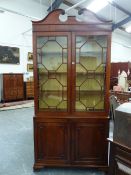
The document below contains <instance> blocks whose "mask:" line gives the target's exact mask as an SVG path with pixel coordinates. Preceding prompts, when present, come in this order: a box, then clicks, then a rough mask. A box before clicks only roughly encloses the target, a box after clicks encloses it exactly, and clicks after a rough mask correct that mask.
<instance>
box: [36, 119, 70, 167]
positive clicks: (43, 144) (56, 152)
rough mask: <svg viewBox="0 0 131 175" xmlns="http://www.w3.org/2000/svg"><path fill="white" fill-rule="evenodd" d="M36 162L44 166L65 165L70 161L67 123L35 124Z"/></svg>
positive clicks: (48, 122)
mask: <svg viewBox="0 0 131 175" xmlns="http://www.w3.org/2000/svg"><path fill="white" fill-rule="evenodd" d="M35 136H37V140H36V142H35V147H36V149H37V152H36V160H37V161H40V162H41V161H42V162H43V163H44V164H46V163H48V164H52V165H55V164H65V163H67V162H68V160H69V134H68V125H67V124H66V123H65V122H59V121H56V122H55V121H47V122H41V123H36V124H35Z"/></svg>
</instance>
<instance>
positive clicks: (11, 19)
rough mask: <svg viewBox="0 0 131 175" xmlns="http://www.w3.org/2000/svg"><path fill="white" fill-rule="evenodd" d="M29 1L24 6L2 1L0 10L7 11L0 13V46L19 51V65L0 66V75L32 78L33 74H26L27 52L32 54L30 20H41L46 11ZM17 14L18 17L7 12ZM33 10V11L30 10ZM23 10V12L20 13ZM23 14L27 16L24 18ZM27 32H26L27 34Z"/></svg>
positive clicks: (11, 0) (20, 2)
mask: <svg viewBox="0 0 131 175" xmlns="http://www.w3.org/2000/svg"><path fill="white" fill-rule="evenodd" d="M29 1H30V0H28V1H27V2H26V4H24V2H23V1H22V0H19V3H18V4H17V3H16V0H10V1H8V2H7V1H2V2H1V4H0V8H2V9H7V11H6V10H5V12H4V13H0V45H2V46H11V47H18V48H19V49H20V64H17V65H14V64H0V73H23V74H24V75H25V76H24V78H26V77H29V76H32V75H33V73H32V72H31V73H30V72H29V73H28V72H27V63H32V62H31V61H30V62H29V61H28V59H27V55H28V52H32V22H31V20H36V19H41V18H43V17H44V16H45V15H46V13H47V10H45V11H44V9H47V8H46V7H44V6H43V7H42V8H41V6H40V5H39V4H38V3H33V2H32V3H30V2H29ZM8 9H11V10H12V12H14V9H15V11H16V12H19V13H21V14H23V15H18V14H15V13H12V12H9V11H8ZM31 9H35V10H31ZM22 10H23V11H22ZM24 14H28V15H27V16H24ZM27 31H28V32H27Z"/></svg>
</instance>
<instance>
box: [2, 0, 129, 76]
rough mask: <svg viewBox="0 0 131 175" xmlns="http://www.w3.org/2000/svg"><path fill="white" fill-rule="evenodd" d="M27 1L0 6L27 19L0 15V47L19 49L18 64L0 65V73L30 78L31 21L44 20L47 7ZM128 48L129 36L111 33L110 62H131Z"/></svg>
mask: <svg viewBox="0 0 131 175" xmlns="http://www.w3.org/2000/svg"><path fill="white" fill-rule="evenodd" d="M29 1H31V0H28V1H27V2H26V5H25V4H24V3H22V2H23V1H22V0H19V1H16V0H10V1H8V3H7V4H5V3H6V2H7V1H2V2H1V4H0V7H3V8H6V9H12V11H13V10H14V9H15V11H19V12H20V13H21V14H24V13H25V14H28V15H27V16H28V17H25V16H24V15H23V16H22V15H18V14H13V13H10V12H7V11H5V12H4V13H0V45H3V46H12V47H13V46H14V47H18V48H20V64H18V65H12V64H0V73H10V72H12V73H24V74H25V76H32V73H29V74H27V63H29V62H28V60H27V55H28V52H32V22H31V20H32V19H35V20H36V18H37V19H42V18H44V17H45V16H46V15H47V7H45V6H42V7H41V6H40V5H39V4H38V3H30V2H29ZM16 2H19V4H17V3H16ZM24 2H25V1H24ZM33 2H35V1H33ZM25 7H26V8H25ZM13 8H14V9H13ZM16 9H17V10H16ZM31 9H35V10H31ZM22 10H23V11H22ZM26 31H28V32H26ZM23 33H24V34H23ZM129 46H131V36H130V35H129V37H128V36H124V35H123V34H120V33H119V32H113V34H112V49H111V62H118V61H122V62H125V61H131V48H129Z"/></svg>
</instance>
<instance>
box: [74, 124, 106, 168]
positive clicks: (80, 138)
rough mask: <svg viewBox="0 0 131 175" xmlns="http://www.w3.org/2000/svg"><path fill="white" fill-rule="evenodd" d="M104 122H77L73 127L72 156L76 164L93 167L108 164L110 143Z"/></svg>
mask: <svg viewBox="0 0 131 175" xmlns="http://www.w3.org/2000/svg"><path fill="white" fill-rule="evenodd" d="M105 127H106V125H105V124H104V123H103V124H101V123H89V122H88V123H82V122H79V123H75V124H74V126H73V128H72V140H73V144H72V157H73V163H74V164H81V165H83V166H84V165H89V166H92V167H97V166H106V165H107V160H108V156H107V155H108V145H107V141H106V134H105V133H106V129H105Z"/></svg>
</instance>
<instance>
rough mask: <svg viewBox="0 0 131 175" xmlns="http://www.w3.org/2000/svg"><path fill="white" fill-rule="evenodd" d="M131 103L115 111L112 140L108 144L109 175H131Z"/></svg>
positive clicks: (124, 104)
mask: <svg viewBox="0 0 131 175" xmlns="http://www.w3.org/2000/svg"><path fill="white" fill-rule="evenodd" d="M130 133H131V103H123V104H122V105H120V106H119V107H118V108H117V109H116V110H115V121H114V132H113V140H111V139H109V142H110V156H109V158H110V159H109V175H131V137H130Z"/></svg>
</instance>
